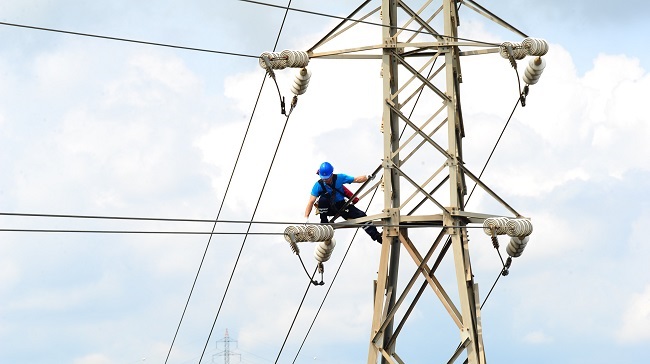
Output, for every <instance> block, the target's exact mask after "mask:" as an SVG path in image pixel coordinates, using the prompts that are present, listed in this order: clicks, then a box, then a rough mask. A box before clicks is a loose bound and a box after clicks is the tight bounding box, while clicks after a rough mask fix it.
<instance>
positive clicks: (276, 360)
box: [274, 266, 318, 364]
mask: <svg viewBox="0 0 650 364" xmlns="http://www.w3.org/2000/svg"><path fill="white" fill-rule="evenodd" d="M317 270H318V266H316V269H314V273H312V275H311V278H310V279H309V281H310V282H309V284H307V289H306V290H305V294H304V295H303V296H302V300H301V301H300V305H298V310H296V314H295V315H294V316H293V321H291V326H289V331H288V332H287V335H286V336H285V337H284V341H283V342H282V346H281V347H280V351H279V352H278V356H277V357H276V358H275V362H274V363H275V364H277V362H278V360H279V359H280V355H282V350H284V345H285V344H286V343H287V340H288V339H289V334H291V330H292V329H293V325H294V324H295V323H296V319H297V318H298V314H299V313H300V310H301V309H302V304H303V303H305V298H307V293H309V289H310V288H311V286H312V282H313V280H314V276H315V275H316V271H317Z"/></svg>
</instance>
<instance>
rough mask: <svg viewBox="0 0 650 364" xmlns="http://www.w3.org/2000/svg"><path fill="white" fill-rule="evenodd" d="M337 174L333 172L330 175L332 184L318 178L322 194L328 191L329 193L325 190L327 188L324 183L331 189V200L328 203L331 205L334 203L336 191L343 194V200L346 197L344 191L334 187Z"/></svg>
mask: <svg viewBox="0 0 650 364" xmlns="http://www.w3.org/2000/svg"><path fill="white" fill-rule="evenodd" d="M337 176H338V175H337V174H335V175H334V176H333V177H332V185H329V184H326V183H325V182H323V180H322V179H319V180H318V183H319V184H320V188H321V189H322V190H323V192H324V193H323V194H329V193H330V192H329V191H328V190H327V188H326V187H325V186H326V185H327V186H329V187H330V188H331V189H332V194H333V196H332V199H331V202H330V204H331V205H332V206H333V205H334V200H335V199H336V192H338V193H340V194H341V196H343V201H345V199H346V196H345V193H344V192H343V191H341V190H339V189H338V188H336V177H337Z"/></svg>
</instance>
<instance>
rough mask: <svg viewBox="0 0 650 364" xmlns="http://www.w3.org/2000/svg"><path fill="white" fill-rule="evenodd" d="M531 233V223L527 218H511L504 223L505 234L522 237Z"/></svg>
mask: <svg viewBox="0 0 650 364" xmlns="http://www.w3.org/2000/svg"><path fill="white" fill-rule="evenodd" d="M532 233H533V223H531V222H530V220H528V219H511V220H508V222H507V223H506V234H508V235H509V236H513V237H524V236H528V235H530V234H532Z"/></svg>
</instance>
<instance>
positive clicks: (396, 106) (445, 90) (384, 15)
mask: <svg viewBox="0 0 650 364" xmlns="http://www.w3.org/2000/svg"><path fill="white" fill-rule="evenodd" d="M415 2H417V1H416V0H410V1H407V0H381V5H380V6H378V7H375V8H370V7H368V4H370V3H371V1H370V0H367V1H364V2H363V4H361V5H360V6H359V7H358V8H357V9H356V10H355V11H354V12H352V13H351V14H350V16H349V17H347V18H346V19H345V20H343V21H342V22H341V23H340V24H339V25H338V26H336V27H335V28H334V29H333V30H331V31H330V32H329V33H328V34H327V35H326V36H325V37H324V38H323V39H321V40H320V41H319V42H317V43H316V45H314V46H313V47H312V48H311V49H309V50H308V54H309V57H310V58H312V59H313V58H338V59H378V60H381V73H382V80H383V100H382V101H383V106H382V107H383V112H382V131H383V144H384V148H383V149H384V152H383V153H384V154H383V158H382V166H381V167H382V168H383V178H382V180H381V181H380V182H377V184H379V183H381V184H382V188H383V191H384V194H383V197H384V209H383V211H382V213H380V214H376V215H372V216H368V217H367V218H361V219H356V220H349V222H351V223H362V222H366V221H373V220H374V221H381V222H382V223H383V225H384V231H383V233H384V239H383V244H382V248H381V255H380V261H379V270H378V277H377V280H376V282H375V285H376V289H375V297H374V313H373V319H372V329H371V333H370V341H369V351H368V364H376V363H377V361H378V360H379V359H380V358H381V362H382V363H403V362H404V361H403V359H402V358H400V356H399V354H398V350H397V348H396V342H397V339H398V338H399V335H400V334H401V333H402V330H403V328H404V324H405V323H406V321H407V319H408V318H409V315H410V313H411V312H412V310H413V308H414V307H415V305H416V304H417V303H418V301H419V300H420V297H421V296H422V293H423V292H424V290H426V289H427V287H430V289H431V290H432V291H433V293H434V294H435V296H437V298H438V299H439V302H440V303H441V304H442V307H444V311H446V312H447V313H448V316H449V318H450V320H451V321H452V322H453V326H455V327H456V329H457V331H456V333H455V334H454V335H459V336H460V340H459V344H458V346H457V347H451V348H449V353H448V355H449V357H450V359H449V361H448V362H449V363H454V362H455V361H456V360H457V359H458V358H460V357H461V356H463V355H462V354H463V353H465V355H466V358H467V361H466V362H468V363H469V364H482V363H485V362H486V358H485V351H484V348H483V337H482V328H481V309H480V300H479V294H478V286H477V284H476V283H475V282H474V274H473V273H472V267H471V263H470V251H469V240H468V229H467V227H468V226H469V225H470V224H483V227H484V230H485V231H486V232H487V233H490V235H492V239H493V243H494V245H495V248H498V241H497V240H496V235H498V234H503V233H504V232H505V231H506V230H507V229H506V228H505V225H507V224H508V223H509V221H511V220H512V221H515V220H517V221H519V222H521V220H525V219H523V217H522V215H521V214H519V213H518V212H517V211H516V210H514V209H513V208H512V207H511V206H510V205H508V204H507V203H506V202H505V201H504V200H503V199H502V198H501V197H499V196H498V195H497V194H496V193H495V192H494V191H493V190H491V189H490V188H489V187H488V186H487V185H486V184H484V183H483V182H482V181H481V180H480V177H477V176H476V175H475V174H473V173H472V172H471V171H470V170H469V169H468V168H467V167H466V166H465V165H464V161H463V149H462V138H463V137H464V136H465V125H464V124H465V123H464V120H463V114H462V110H461V104H460V84H461V82H462V72H461V64H460V58H461V57H462V56H470V55H483V54H489V53H499V54H501V55H502V56H503V57H504V58H508V59H509V60H510V62H511V64H512V65H513V67H516V60H518V59H522V58H524V57H525V56H526V55H533V56H534V55H536V56H541V55H543V53H546V50H547V48H548V46H547V45H546V43H545V42H543V41H541V40H530V39H529V38H527V36H526V35H525V34H523V33H522V32H520V31H518V30H517V29H516V28H514V27H512V26H511V25H509V24H507V23H506V22H505V21H503V20H501V19H500V18H499V17H498V16H496V15H494V14H492V13H491V12H489V11H488V10H487V9H485V8H483V7H482V6H480V5H479V4H477V3H476V2H474V1H470V0H442V1H441V0H438V1H433V0H429V1H425V0H421V1H420V7H419V8H417V10H414V9H416V8H411V7H410V6H409V4H407V3H415ZM434 3H437V4H434ZM461 6H464V7H463V10H464V11H473V12H476V13H478V14H481V15H483V16H485V17H487V18H488V19H490V20H491V21H493V22H495V23H497V24H499V25H501V26H503V27H505V28H506V29H508V30H510V31H512V32H514V33H515V35H516V36H517V37H521V38H526V39H528V45H527V46H524V45H525V42H526V40H524V43H510V42H506V43H502V44H493V43H486V42H480V41H471V40H463V39H460V38H459V37H458V26H459V11H460V8H461ZM362 11H364V12H365V11H367V12H365V13H363V12H362ZM377 13H379V16H380V18H381V34H382V37H381V43H378V44H371V45H367V44H366V45H358V46H357V47H348V48H345V49H331V48H330V49H328V47H327V45H328V44H332V43H334V42H332V41H333V40H334V39H337V38H338V39H341V38H344V37H345V35H346V34H349V33H351V32H354V30H355V29H358V28H355V27H362V26H374V27H375V28H376V24H369V23H372V22H371V21H370V20H369V19H373V17H374V18H376V17H377ZM362 14H363V15H362ZM353 19H355V20H353ZM350 39H351V42H354V41H355V40H356V41H357V42H358V41H359V39H360V38H359V37H356V38H355V37H354V36H353V37H351V38H350ZM347 44H350V42H346V45H347ZM522 44H524V45H522ZM531 44H532V46H531ZM538 46H539V47H538ZM535 47H537V48H540V47H541V48H542V50H533V48H535ZM461 48H462V50H461ZM543 49H546V50H543ZM379 52H381V53H379ZM537 62H538V64H540V63H539V62H541V60H539V57H538V61H537ZM538 68H539V67H538ZM542 68H543V67H542ZM427 69H430V70H429V73H428V74H427V75H425V74H423V72H425V71H426V70H427ZM539 72H540V73H541V71H539ZM400 73H406V77H405V78H403V80H404V81H402V77H400V76H402V75H400ZM533 73H534V72H533ZM538 76H539V73H538V74H537V75H536V77H538ZM525 81H526V82H527V83H528V84H532V83H535V82H536V79H535V80H534V82H533V80H532V76H530V77H529V79H525ZM525 90H526V92H525V93H526V94H527V86H526V89H525ZM525 93H524V92H521V91H520V95H521V102H522V105H523V103H524V101H525V96H526V95H525ZM418 100H420V103H425V105H426V108H427V110H426V111H425V112H420V113H417V114H415V115H414V114H413V110H414V109H415V106H416V104H417V102H418ZM423 100H426V101H423ZM407 108H411V112H410V113H408V112H407ZM420 109H422V108H420ZM400 129H403V130H400ZM402 134H403V135H404V136H402ZM424 161H426V165H427V166H431V165H434V167H433V168H431V170H430V171H426V170H425V171H423V168H422V165H423V164H424V163H423V162H424ZM468 179H469V180H471V183H474V184H476V186H478V187H480V190H482V191H483V193H484V194H486V195H488V196H490V197H491V198H492V199H493V200H494V201H496V202H497V205H500V206H501V208H502V210H503V211H504V212H505V214H499V215H494V214H487V213H478V212H472V211H466V210H465V204H466V196H467V194H468V193H467V192H468V189H467V182H468ZM444 187H447V189H445V188H444ZM445 191H448V192H447V193H445ZM504 215H507V217H505V216H504ZM488 221H489V224H487V225H486V223H487V222H488ZM495 221H496V222H495ZM526 221H528V220H526ZM515 225H516V224H515ZM528 225H530V222H529V221H528ZM486 226H488V227H487V228H486ZM415 227H417V228H418V229H416V230H417V231H413V233H412V234H409V231H412V230H414V229H413V228H415ZM434 230H437V231H438V232H437V233H431V232H432V231H434ZM531 232H532V225H530V229H528V230H526V231H525V232H523V233H522V232H519V233H514V234H515V235H511V234H510V233H508V234H509V235H511V236H514V237H517V238H518V239H519V240H517V242H515V243H514V245H513V249H514V250H517V249H519V254H520V253H521V249H523V247H524V246H525V242H527V238H526V240H525V242H524V236H527V235H528V234H530V233H531ZM517 234H518V235H517ZM410 235H412V236H413V238H412V237H411V236H410ZM416 236H417V238H416ZM416 239H419V240H418V241H416ZM513 239H514V238H513ZM511 244H513V243H511ZM418 247H419V249H418ZM450 248H451V249H450ZM510 248H511V247H509V248H508V249H510ZM402 249H404V250H406V252H407V253H408V255H409V256H410V258H411V259H412V261H413V263H414V273H413V274H412V277H411V278H410V279H409V280H408V283H406V284H405V286H404V288H403V289H402V290H401V292H400V291H399V290H398V286H397V282H398V275H399V274H398V273H400V271H405V269H404V268H403V267H400V253H401V250H402ZM511 250H512V249H511ZM508 253H509V254H510V255H511V256H518V255H517V254H516V253H513V254H511V251H510V250H509V251H508ZM436 254H437V258H436V259H435V260H433V259H432V257H434V256H435V255H436ZM446 255H452V256H453V267H454V268H453V270H454V272H453V273H452V276H455V281H456V282H455V284H451V285H447V286H445V285H443V284H442V283H441V281H442V280H440V279H439V278H438V276H437V274H436V273H437V272H436V270H437V268H438V267H439V266H440V263H441V261H442V260H443V258H444V257H445V256H446ZM499 256H500V254H499ZM406 260H408V259H406ZM432 261H433V264H432V265H430V264H431V263H430V262H432ZM502 262H503V260H502ZM510 262H511V260H510V258H509V259H508V263H507V264H506V263H504V268H503V270H502V273H503V274H504V275H505V274H507V267H508V266H509V263H510ZM421 278H424V279H423V282H422V283H421V287H420V289H419V290H416V289H414V287H415V286H416V282H417V280H419V279H421ZM415 291H417V292H415ZM452 291H454V292H455V294H450V293H451V292H452ZM414 292H415V293H414ZM409 301H410V303H409ZM398 310H400V315H399V316H401V317H398ZM398 318H399V320H398Z"/></svg>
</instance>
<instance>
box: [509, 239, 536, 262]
mask: <svg viewBox="0 0 650 364" xmlns="http://www.w3.org/2000/svg"><path fill="white" fill-rule="evenodd" d="M529 240H530V237H528V236H525V237H523V238H519V237H516V236H513V237H512V238H510V243H508V246H507V247H506V252H507V253H508V255H509V256H511V257H513V258H516V257H519V256H520V255H521V254H522V253H523V252H524V249H525V248H526V245H527V244H528V241H529Z"/></svg>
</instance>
